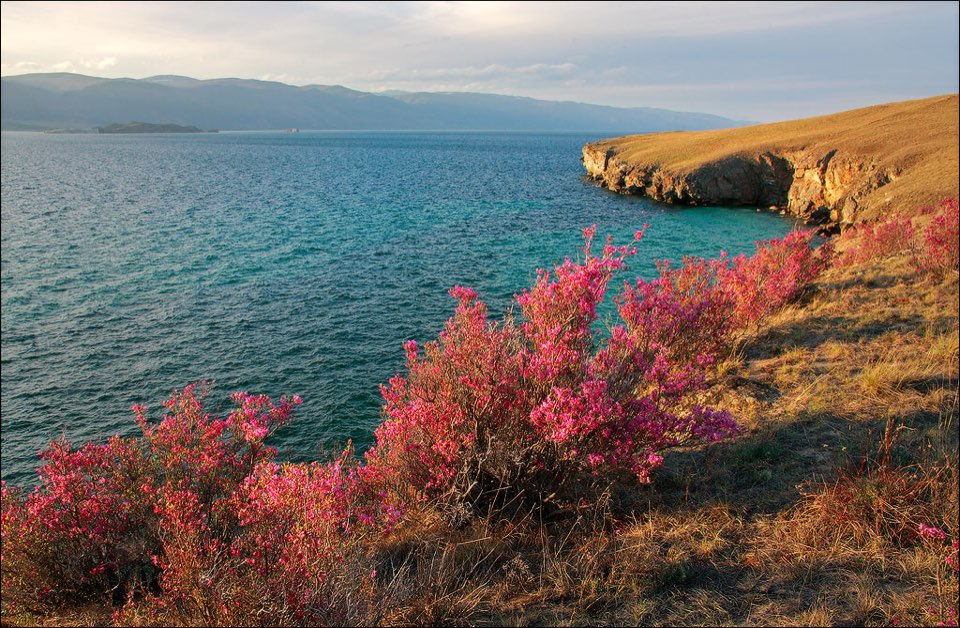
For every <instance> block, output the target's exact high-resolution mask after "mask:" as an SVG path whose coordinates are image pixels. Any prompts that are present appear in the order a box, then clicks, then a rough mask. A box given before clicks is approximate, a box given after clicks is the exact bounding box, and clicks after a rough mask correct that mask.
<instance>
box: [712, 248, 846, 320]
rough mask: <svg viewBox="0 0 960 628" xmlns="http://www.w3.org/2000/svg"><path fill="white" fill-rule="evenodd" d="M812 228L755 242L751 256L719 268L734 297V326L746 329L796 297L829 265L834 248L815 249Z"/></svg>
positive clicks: (726, 287)
mask: <svg viewBox="0 0 960 628" xmlns="http://www.w3.org/2000/svg"><path fill="white" fill-rule="evenodd" d="M816 237H817V236H816V234H815V233H814V232H813V231H792V232H790V233H789V234H787V235H786V236H785V237H783V238H782V239H775V240H770V241H769V242H757V252H756V254H754V255H753V256H752V257H747V256H746V255H739V256H737V257H735V258H733V259H731V260H730V263H729V266H728V267H727V268H726V269H722V270H721V271H720V282H721V284H722V285H723V288H724V289H725V290H726V291H727V293H728V294H729V295H731V297H732V298H733V300H734V323H733V324H734V327H736V328H745V327H747V326H749V325H751V324H755V323H757V322H758V321H760V320H761V319H762V318H763V317H765V316H768V315H770V314H772V313H773V312H776V311H777V310H779V309H781V308H782V307H783V306H785V305H786V304H788V303H790V302H791V301H793V300H795V299H796V298H797V297H798V296H799V295H800V293H801V292H802V291H803V290H804V289H805V288H806V287H807V286H808V285H810V283H812V282H813V281H814V280H815V279H816V278H817V277H818V276H819V275H820V273H822V272H823V271H824V270H825V269H826V268H827V267H828V266H829V264H830V262H831V261H832V257H833V248H832V246H831V243H830V242H825V243H824V244H822V245H821V246H820V247H819V248H816V249H814V248H813V246H812V244H813V240H814V238H816Z"/></svg>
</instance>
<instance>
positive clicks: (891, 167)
mask: <svg viewBox="0 0 960 628" xmlns="http://www.w3.org/2000/svg"><path fill="white" fill-rule="evenodd" d="M957 120H958V97H957V95H956V94H949V95H944V96H937V97H934V98H927V99H923V100H913V101H906V102H898V103H891V104H885V105H877V106H874V107H867V108H864V109H856V110H853V111H845V112H842V113H836V114H832V115H828V116H820V117H816V118H807V119H803V120H791V121H788V122H778V123H774V124H762V125H757V126H749V127H741V128H737V129H726V130H719V131H695V132H677V133H659V134H655V135H630V136H625V137H619V138H614V139H609V140H604V141H601V142H597V143H595V144H592V145H590V146H589V147H588V148H592V149H595V150H596V151H597V152H603V151H609V154H611V155H613V157H612V158H611V162H612V163H613V162H615V164H616V165H617V167H622V168H624V169H627V170H629V169H630V168H631V167H633V166H651V165H653V166H656V168H658V169H659V170H660V171H661V172H664V173H671V175H672V176H677V175H680V176H682V175H685V174H690V173H695V172H697V171H698V170H702V169H704V168H705V167H706V166H710V165H714V164H719V163H723V162H725V161H727V160H730V159H732V158H746V159H748V160H753V161H756V160H757V158H758V157H759V156H762V155H764V154H768V153H769V154H774V155H791V157H790V160H791V161H793V162H794V163H795V164H799V163H801V162H804V161H805V159H804V157H805V156H806V157H808V159H806V161H809V163H806V164H803V167H804V168H811V169H815V168H817V167H821V168H822V170H824V171H825V170H826V164H825V163H824V160H826V161H827V162H829V160H830V159H834V160H836V159H838V158H841V157H842V158H844V159H846V160H848V161H851V162H853V163H855V164H858V165H857V166H855V168H856V169H861V170H870V171H876V172H881V173H890V179H891V180H890V181H889V182H883V183H881V186H882V187H878V188H877V189H875V190H872V191H870V192H869V193H868V194H867V195H866V196H864V197H863V198H862V199H858V201H859V204H860V206H861V208H862V212H861V218H862V219H870V218H875V217H876V216H877V214H878V213H880V212H881V211H885V210H889V209H892V208H906V207H920V206H921V205H924V204H932V203H935V202H937V201H939V200H940V199H941V198H943V197H946V196H956V195H957V188H958V181H957V179H958V157H957V154H958V140H957V138H958V128H957ZM592 174H595V175H596V174H597V173H592ZM884 176H886V174H884ZM821 178H823V177H821ZM829 184H830V181H825V182H824V185H829Z"/></svg>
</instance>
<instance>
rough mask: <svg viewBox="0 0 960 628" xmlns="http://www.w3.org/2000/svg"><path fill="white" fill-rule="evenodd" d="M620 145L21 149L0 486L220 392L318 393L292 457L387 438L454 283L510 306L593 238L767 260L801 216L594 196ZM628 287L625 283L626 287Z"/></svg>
mask: <svg viewBox="0 0 960 628" xmlns="http://www.w3.org/2000/svg"><path fill="white" fill-rule="evenodd" d="M601 136H602V135H597V134H594V135H589V134H553V135H544V134H521V133H509V134H496V133H473V134H468V133H437V134H429V133H360V132H358V133H347V132H337V133H321V132H317V133H307V132H304V133H299V134H296V135H293V134H280V133H274V134H271V133H221V134H218V135H154V136H98V135H72V136H71V135H43V134H27V133H3V135H2V148H3V150H2V175H3V176H2V265H0V270H2V301H0V302H2V381H0V389H2V411H0V419H2V465H0V470H2V475H3V478H4V479H6V480H10V481H13V482H18V483H29V482H30V481H31V478H32V474H33V468H34V467H35V466H36V464H37V458H36V452H37V451H38V450H39V449H41V448H42V447H43V446H44V445H45V444H46V443H47V442H48V441H49V440H50V439H51V438H54V437H57V436H59V435H61V434H65V435H66V436H67V437H68V438H69V439H70V440H71V441H77V442H79V441H86V440H91V439H100V438H103V437H105V436H108V435H111V434H115V433H122V434H132V433H134V432H135V431H136V427H135V425H134V424H133V422H132V414H131V412H130V410H129V409H130V406H131V404H133V403H134V402H144V403H147V404H148V405H149V406H151V407H152V408H157V407H158V406H159V402H160V401H161V400H162V399H164V398H166V396H167V395H169V393H170V391H171V390H172V389H174V388H181V387H182V386H183V385H184V384H187V383H189V382H191V381H197V380H214V381H215V382H216V385H215V388H214V395H213V397H214V398H213V400H212V401H213V403H214V405H217V404H223V406H224V407H226V406H227V402H226V396H227V395H228V394H229V393H230V392H231V391H234V390H249V391H251V392H264V393H267V394H270V395H276V396H279V395H280V394H282V393H289V394H293V393H297V394H300V395H301V396H302V397H303V398H304V404H303V406H302V407H301V408H300V411H299V413H298V417H297V420H296V421H295V422H294V424H293V425H291V426H289V427H287V428H284V430H282V431H281V433H280V434H279V441H278V446H279V447H280V449H281V452H282V453H283V455H284V456H285V457H287V458H291V459H305V458H310V457H312V456H315V455H316V452H317V448H318V447H322V446H331V445H334V444H336V443H342V442H343V441H345V440H346V439H347V438H352V439H354V442H355V443H356V444H358V445H359V446H361V447H363V446H365V445H368V444H369V443H370V440H371V435H372V429H373V427H375V425H376V424H377V423H378V422H379V414H378V412H379V406H380V397H379V391H378V385H379V384H380V383H381V382H386V381H387V379H389V378H390V376H392V375H393V374H394V373H395V372H397V371H398V370H399V369H400V368H401V367H402V365H403V350H402V347H401V342H402V341H403V340H404V339H408V338H414V339H417V340H418V341H421V342H422V341H425V340H429V339H432V338H434V337H435V336H436V334H437V332H438V331H439V330H440V329H441V327H442V325H443V322H444V321H445V320H446V318H447V317H448V316H449V315H450V314H451V312H452V310H453V301H452V299H451V298H450V297H449V296H448V295H447V292H446V291H447V289H448V288H450V287H451V286H453V285H454V284H463V285H469V286H472V287H474V288H475V289H476V290H477V291H478V292H479V293H480V295H481V297H482V298H484V299H485V300H486V302H487V303H488V305H489V306H490V308H491V311H492V312H494V313H501V312H502V311H503V310H504V309H505V308H506V306H507V305H508V304H509V302H510V299H511V296H512V295H513V294H514V293H516V292H518V291H519V290H520V289H521V288H523V287H525V286H527V285H529V284H530V283H531V281H532V279H533V278H534V277H535V269H536V268H537V267H544V266H547V265H550V264H552V263H554V262H556V261H559V260H562V259H563V257H564V256H566V255H574V254H575V253H576V248H577V246H578V245H579V244H580V231H581V229H582V228H583V227H584V226H588V225H590V224H593V223H596V224H597V229H598V233H599V234H606V233H612V234H613V235H614V237H615V238H616V240H617V241H620V242H626V241H629V239H630V238H631V237H632V234H633V232H634V231H635V230H636V229H638V228H639V227H640V226H642V225H643V223H650V225H651V227H650V229H649V231H648V232H647V237H646V238H645V239H644V241H643V242H642V243H641V245H640V247H639V255H638V256H637V257H636V258H634V259H633V260H632V262H631V268H630V272H631V273H632V274H633V275H637V274H641V275H645V276H649V275H650V274H651V272H652V271H653V270H654V266H653V259H654V258H665V257H668V258H677V257H679V256H681V255H685V254H694V255H704V256H715V255H716V254H717V253H718V251H719V250H720V249H726V250H727V251H729V252H731V253H738V252H742V251H749V250H752V248H753V242H754V240H757V239H768V238H772V237H777V236H780V235H783V234H784V233H786V232H787V231H788V230H789V229H790V227H791V226H792V223H790V222H788V221H787V220H785V219H783V218H781V217H779V216H775V215H771V214H758V213H757V212H756V211H753V210H744V209H739V210H732V209H723V208H696V209H685V210H678V209H671V208H665V207H662V206H658V205H655V204H653V203H650V202H648V201H646V200H642V199H637V198H628V197H619V196H616V195H613V194H610V193H608V192H604V191H602V190H599V189H597V188H596V187H594V186H593V185H592V184H590V183H588V182H585V181H584V180H582V179H581V174H582V172H583V170H582V166H581V165H580V163H579V157H580V148H581V146H582V145H583V144H584V143H585V142H588V141H593V140H596V139H599V138H600V137H601ZM625 276H626V275H625Z"/></svg>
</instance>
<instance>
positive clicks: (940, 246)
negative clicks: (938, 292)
mask: <svg viewBox="0 0 960 628" xmlns="http://www.w3.org/2000/svg"><path fill="white" fill-rule="evenodd" d="M913 259H914V264H915V265H916V267H917V269H918V270H920V271H921V272H926V273H931V274H933V275H939V276H943V275H944V274H945V273H946V272H947V271H949V270H956V269H957V267H958V265H960V209H958V204H957V199H955V198H945V199H943V200H942V201H941V202H940V204H939V205H938V206H937V208H936V210H935V211H934V212H933V218H932V220H931V221H930V224H928V225H927V227H926V229H924V230H923V239H922V240H921V242H920V245H919V246H918V247H917V250H916V252H915V254H914V258H913Z"/></svg>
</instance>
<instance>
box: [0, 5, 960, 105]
mask: <svg viewBox="0 0 960 628" xmlns="http://www.w3.org/2000/svg"><path fill="white" fill-rule="evenodd" d="M957 17H958V10H957V4H956V3H928V4H923V3H916V4H912V3H905V2H885V3H849V2H777V3H753V2H720V3H713V2H707V3H704V2H696V3H691V2H682V3H674V2H496V3H494V2H397V3H390V2H334V3H326V2H273V3H266V2H251V3H173V2H169V3H168V2H137V3H85V2H36V3H33V2H16V3H4V5H3V21H2V24H0V34H2V37H0V65H2V68H3V72H4V73H5V74H6V73H13V74H16V73H24V72H37V71H54V70H59V71H65V70H73V71H82V72H85V73H89V74H97V75H100V76H107V77H121V76H126V77H144V76H150V75H156V74H183V75H188V76H193V77H196V78H201V79H203V78H218V77H227V76H230V77H240V78H244V77H248V78H251V77H257V78H261V79H263V80H275V81H282V82H288V83H292V84H295V85H305V84H309V83H319V84H333V83H339V84H342V85H346V86H348V87H352V88H355V89H361V90H370V91H376V90H384V89H404V90H409V91H491V92H501V93H509V94H515V95H527V96H534V97H545V98H552V99H563V100H579V101H584V102H601V103H606V104H615V105H622V106H658V107H667V108H686V109H697V108H700V109H702V108H703V107H704V106H706V107H707V110H709V111H714V110H715V109H714V108H715V107H717V109H716V110H717V111H718V112H721V111H720V110H719V107H720V106H721V99H719V98H718V99H713V100H710V101H709V102H706V103H704V102H702V101H701V100H699V99H697V98H696V95H697V94H701V93H707V92H709V93H713V94H722V95H723V98H724V99H727V100H726V101H724V104H723V105H722V106H723V109H724V111H722V113H726V114H728V115H737V112H738V107H742V108H743V109H744V110H745V111H746V112H747V113H742V114H739V115H741V116H742V117H746V116H748V115H751V114H749V113H748V112H749V110H750V108H751V107H755V106H759V105H758V102H759V100H763V99H764V98H766V97H767V96H766V95H765V94H764V85H770V86H771V90H773V89H776V90H779V92H781V93H780V96H778V97H779V98H780V99H781V100H783V98H784V97H783V94H784V93H787V92H788V91H789V90H790V89H791V88H792V89H794V91H795V93H796V96H795V98H794V99H793V100H794V101H795V102H798V103H799V102H801V101H802V102H807V101H806V100H804V99H809V98H819V99H821V100H823V101H824V102H827V100H829V98H830V94H831V93H837V90H838V89H846V88H847V87H849V86H855V84H856V82H857V81H860V80H867V79H870V80H874V79H876V78H877V77H878V76H881V77H884V78H885V79H886V80H887V83H886V84H877V85H879V86H878V87H875V89H876V90H878V91H877V93H883V91H884V90H885V89H886V90H887V92H889V93H891V94H893V93H894V92H895V91H896V90H897V89H899V88H901V87H903V88H904V89H907V88H909V86H910V85H911V84H916V85H919V84H921V83H922V84H924V85H928V86H929V85H937V86H939V87H936V88H930V87H926V88H925V89H928V90H929V89H934V91H940V92H946V91H955V90H956V87H955V85H956V78H955V77H956V76H957V56H958V53H957V49H958V42H957V30H956V28H957V27H956V23H957ZM898 38H899V42H898V43H895V41H894V40H897V39H898ZM65 60H69V61H65ZM898 64H899V65H898ZM900 66H902V67H900ZM787 76H789V79H788V80H785V79H784V77H787ZM944 77H947V78H944ZM818 81H826V82H825V83H823V84H821V85H819V86H814V85H816V84H817V82H818ZM924 81H925V83H924ZM828 83H829V84H828ZM781 84H782V85H784V87H783V88H782V89H781V88H780V87H778V86H779V85H781ZM811 86H813V87H811ZM738 90H741V91H742V92H743V94H742V95H739V96H738V95H737V93H736V92H737V91H738ZM846 91H847V92H849V89H846ZM747 92H749V94H748V93H747ZM871 93H873V92H871ZM898 93H899V92H898ZM890 99H893V98H890ZM838 102H839V101H838ZM737 103H739V105H738V104H737Z"/></svg>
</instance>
